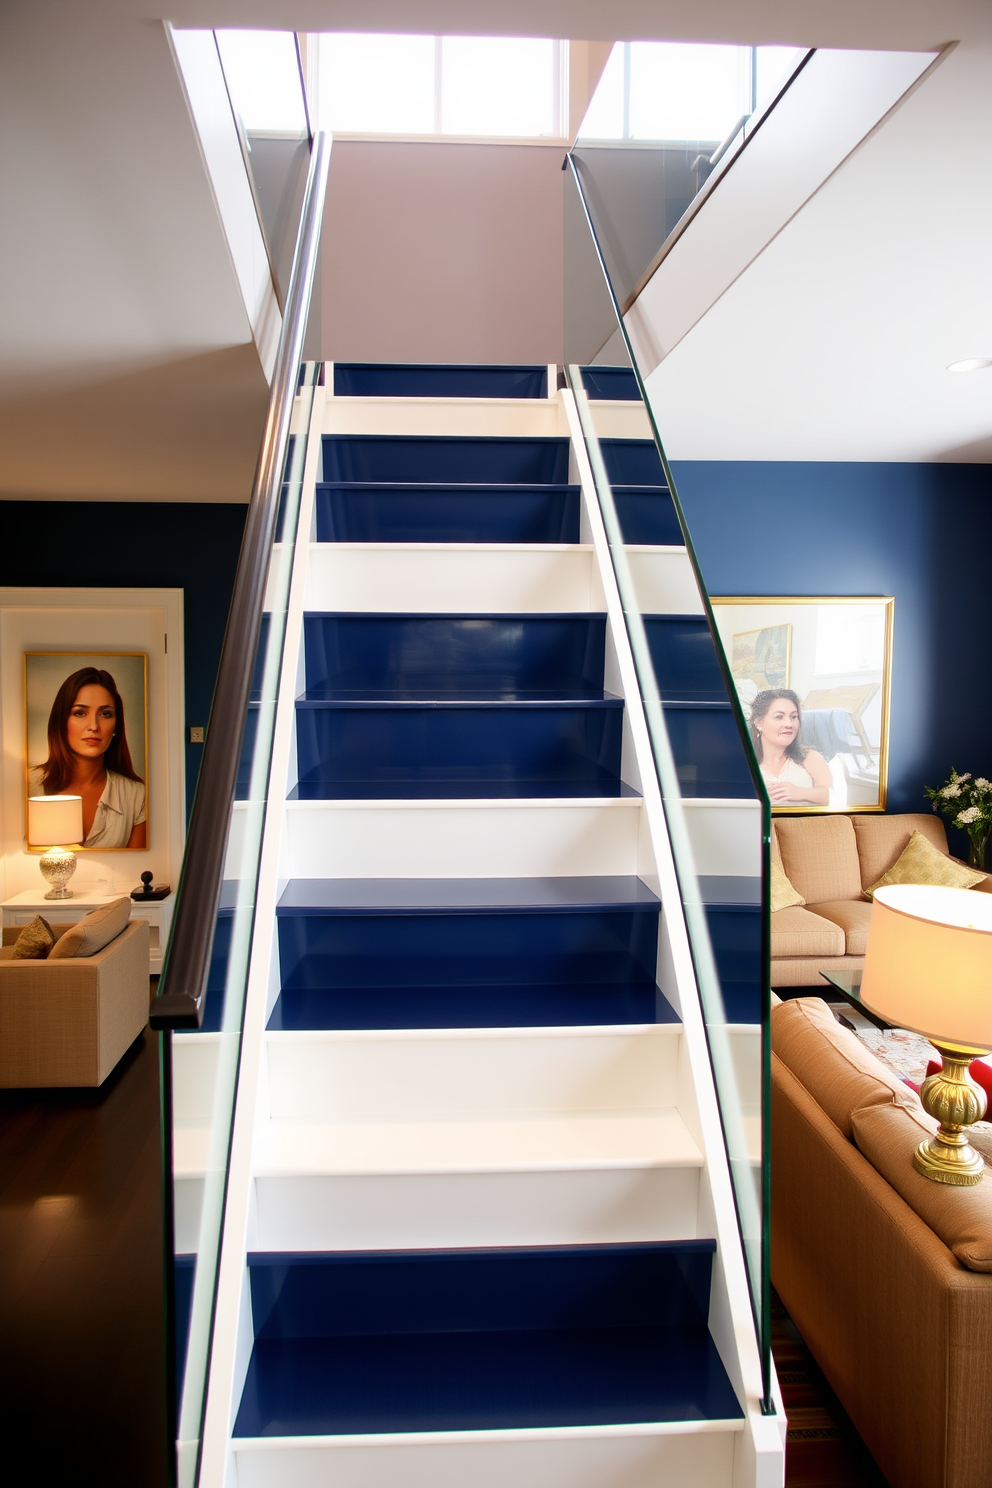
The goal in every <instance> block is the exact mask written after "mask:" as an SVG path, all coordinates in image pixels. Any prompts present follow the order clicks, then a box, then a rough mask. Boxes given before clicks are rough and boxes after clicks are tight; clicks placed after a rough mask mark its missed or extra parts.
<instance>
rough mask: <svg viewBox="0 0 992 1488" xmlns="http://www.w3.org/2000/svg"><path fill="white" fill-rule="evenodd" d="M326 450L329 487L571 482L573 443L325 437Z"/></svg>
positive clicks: (484, 438) (515, 438) (514, 439)
mask: <svg viewBox="0 0 992 1488" xmlns="http://www.w3.org/2000/svg"><path fill="white" fill-rule="evenodd" d="M322 449H323V470H322V477H323V479H324V480H325V481H342V480H344V481H356V480H358V481H361V480H369V481H389V482H396V481H425V482H435V481H436V482H442V483H444V484H448V483H453V482H462V481H472V482H474V481H483V482H485V483H486V484H489V485H496V484H500V485H506V484H516V483H518V482H521V483H524V484H527V485H534V484H537V485H564V484H566V483H567V481H568V440H567V439H562V438H558V437H544V436H534V437H531V438H527V437H518V436H503V437H496V436H493V437H488V436H471V435H467V436H466V435H444V436H433V437H432V436H430V435H414V434H411V435H406V434H402V435H397V434H379V435H376V434H325V435H324V436H323V442H322Z"/></svg>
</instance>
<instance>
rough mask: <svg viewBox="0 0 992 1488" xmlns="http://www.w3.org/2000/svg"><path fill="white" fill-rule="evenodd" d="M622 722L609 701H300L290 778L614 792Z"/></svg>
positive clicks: (387, 786)
mask: <svg viewBox="0 0 992 1488" xmlns="http://www.w3.org/2000/svg"><path fill="white" fill-rule="evenodd" d="M622 729H623V707H622V704H618V703H614V702H612V701H610V702H583V701H573V702H558V701H551V702H542V703H508V702H489V703H475V702H460V701H458V702H431V703H388V704H385V703H381V704H377V703H354V702H352V703H298V704H297V706H296V753H297V769H298V777H299V780H300V783H301V784H303V783H306V784H313V783H316V782H320V783H322V784H324V785H329V786H332V787H333V788H334V789H335V790H338V789H339V790H340V791H341V793H342V794H345V795H353V794H356V793H357V794H360V795H365V794H367V788H368V787H376V786H377V783H381V784H382V786H383V789H384V792H388V793H390V794H392V793H393V792H394V791H395V792H398V793H400V794H402V791H403V789H404V788H405V787H406V786H407V785H409V786H410V787H412V788H418V787H421V788H422V787H424V786H427V785H429V784H435V783H436V784H437V786H438V787H439V789H440V790H441V792H442V794H444V793H450V792H452V791H453V792H456V793H461V792H463V791H467V792H471V790H472V789H475V788H477V790H478V793H479V794H481V795H489V794H491V793H492V789H493V788H494V787H498V788H499V790H500V793H501V794H502V793H503V791H504V790H507V791H512V789H515V788H516V786H517V785H520V784H524V783H529V784H530V785H531V786H535V787H536V786H538V785H542V784H543V785H544V786H545V787H546V788H547V793H548V794H549V795H557V794H559V793H566V794H570V793H571V792H572V790H573V789H577V790H581V791H582V792H584V793H585V792H590V791H592V792H593V793H596V792H597V791H598V790H599V789H600V787H602V788H603V789H604V790H605V791H606V792H608V793H613V792H615V791H616V790H617V789H618V786H619V778H620V756H621V743H622ZM328 793H329V794H333V791H331V792H328ZM374 793H375V792H374V790H373V794H374Z"/></svg>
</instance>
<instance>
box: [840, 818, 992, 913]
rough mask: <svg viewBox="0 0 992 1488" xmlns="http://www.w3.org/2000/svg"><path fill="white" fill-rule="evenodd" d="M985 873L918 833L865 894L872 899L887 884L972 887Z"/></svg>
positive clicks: (947, 887) (956, 887) (952, 887)
mask: <svg viewBox="0 0 992 1488" xmlns="http://www.w3.org/2000/svg"><path fill="white" fill-rule="evenodd" d="M984 877H985V874H984V873H976V872H975V870H974V869H973V868H966V867H965V866H964V864H963V863H955V861H954V859H953V858H949V857H948V856H947V854H946V853H942V852H941V851H940V848H939V847H934V845H933V843H932V842H928V841H927V839H926V838H925V837H924V835H923V833H922V832H914V833H913V835H912V837H910V839H909V841H908V842H907V843H906V846H905V847H904V848H903V850H902V852H901V853H900V854H899V856H898V858H896V860H895V862H894V863H893V864H892V867H891V868H890V869H889V871H888V873H883V874H882V876H881V878H880V879H878V880H877V881H876V882H875V883H873V884H872V885H871V887H870V888H867V889H865V897H866V898H867V899H872V898H873V897H874V894H875V890H876V889H881V888H884V887H885V885H886V884H932V885H935V886H936V887H939V888H945V889H972V888H974V886H975V884H978V883H981V881H982V879H983V878H984Z"/></svg>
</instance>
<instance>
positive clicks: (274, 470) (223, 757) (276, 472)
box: [149, 132, 331, 1029]
mask: <svg viewBox="0 0 992 1488" xmlns="http://www.w3.org/2000/svg"><path fill="white" fill-rule="evenodd" d="M330 149H331V145H330V140H329V139H328V138H327V136H326V135H325V134H323V133H322V132H321V133H318V134H317V135H316V136H315V138H314V147H313V153H312V154H311V157H310V170H309V174H308V176H307V185H306V191H305V193H304V197H303V208H302V211H301V214H300V230H299V234H298V236H297V240H296V252H295V254H294V257H293V272H292V275H291V277H290V281H289V290H288V293H287V295H286V312H285V315H284V316H283V323H282V332H281V334H280V337H279V347H278V351H277V353H276V362H275V370H274V373H273V377H272V390H271V394H270V397H269V408H268V413H267V414H266V419H265V431H264V433H263V435H262V444H261V449H260V451H259V456H258V464H257V466H256V469H255V482H254V485H253V487H252V493H251V500H250V503H249V506H248V517H247V520H246V522H245V534H244V538H243V540H242V544H241V555H240V558H239V560H238V571H237V576H236V578H235V582H234V594H233V597H232V599H231V609H230V613H229V615H228V620H227V628H226V630H225V632H224V645H223V648H222V650H221V658H220V666H219V668H218V672H217V686H216V688H215V690H214V700H213V706H212V708H211V710H210V723H209V727H208V729H207V737H206V744H205V747H204V751H203V761H202V764H201V766H200V776H199V780H198V782H197V787H196V796H195V798H194V801H193V811H192V815H191V817H190V824H189V833H188V835H187V839H186V851H185V854H184V856H183V867H182V873H181V875H180V881H179V888H178V896H177V903H176V913H175V918H174V920H173V923H172V933H171V935H170V937H169V945H168V948H167V951H166V957H165V964H164V967H163V971H162V988H163V990H162V992H161V994H160V995H159V996H158V997H156V999H155V1001H154V1002H153V1004H152V1011H151V1017H150V1020H149V1021H150V1023H151V1026H152V1028H173V1029H180V1028H199V1026H200V1024H201V1023H202V1021H203V1002H204V989H205V987H206V981H207V973H208V971H209V968H210V954H211V949H212V946H213V938H214V929H215V926H216V923H217V910H218V908H219V905H220V895H221V887H222V880H223V874H224V858H225V855H226V852H227V839H228V831H229V828H230V822H231V805H232V802H233V801H234V795H235V788H236V784H237V777H238V767H239V764H240V761H241V748H242V741H243V736H244V728H245V720H246V718H247V714H248V702H249V696H250V692H251V679H252V668H253V665H254V660H255V650H256V647H257V644H258V635H259V630H260V627H261V621H262V609H263V604H264V600H265V586H266V580H267V578H268V572H269V559H270V556H271V553H272V545H273V539H274V535H275V526H276V515H277V511H278V506H279V496H280V492H281V489H282V481H283V470H284V469H285V464H286V453H287V449H288V446H289V432H290V422H291V419H292V413H293V399H294V397H295V394H296V386H297V380H298V376H299V366H300V360H301V356H302V351H303V339H304V335H305V333H306V326H307V316H308V313H309V309H310V296H311V292H312V289H313V279H314V271H315V269H316V265H317V254H318V250H319V246H320V228H321V220H322V217H323V206H324V194H325V191H326V187H327V167H328V161H329V157H330ZM173 989H175V990H173Z"/></svg>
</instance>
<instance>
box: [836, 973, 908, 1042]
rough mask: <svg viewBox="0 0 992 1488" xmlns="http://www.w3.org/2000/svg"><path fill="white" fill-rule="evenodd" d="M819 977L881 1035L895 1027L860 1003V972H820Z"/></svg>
mask: <svg viewBox="0 0 992 1488" xmlns="http://www.w3.org/2000/svg"><path fill="white" fill-rule="evenodd" d="M820 975H821V977H822V978H823V980H824V981H825V982H829V983H830V985H831V987H833V988H834V990H835V991H836V992H839V993H840V995H841V997H843V999H844V1001H845V1002H846V1003H848V1004H850V1006H851V1007H853V1008H856V1009H857V1010H858V1012H859V1013H860V1014H861V1016H862V1018H867V1019H868V1022H869V1023H873V1024H874V1025H875V1027H876V1028H880V1029H881V1030H882V1032H883V1033H887V1032H888V1030H889V1029H890V1028H894V1027H895V1024H894V1023H886V1021H885V1019H884V1018H880V1017H879V1016H878V1014H877V1013H873V1012H871V1011H870V1010H869V1009H868V1008H866V1007H865V1005H864V1003H863V1002H862V1001H861V973H860V971H821V972H820Z"/></svg>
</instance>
